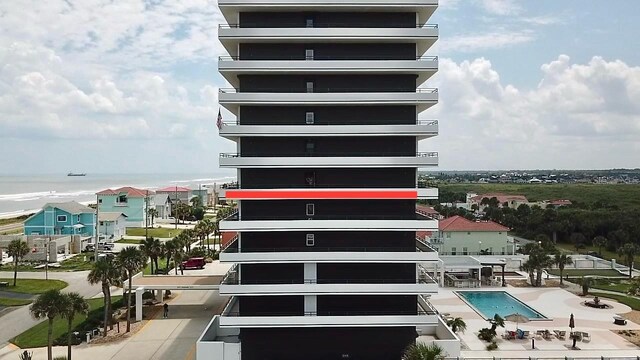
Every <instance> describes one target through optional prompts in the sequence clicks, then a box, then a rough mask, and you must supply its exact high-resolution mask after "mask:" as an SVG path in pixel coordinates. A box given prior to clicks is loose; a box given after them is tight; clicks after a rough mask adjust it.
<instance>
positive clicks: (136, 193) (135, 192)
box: [97, 186, 155, 197]
mask: <svg viewBox="0 0 640 360" xmlns="http://www.w3.org/2000/svg"><path fill="white" fill-rule="evenodd" d="M122 193H125V194H127V196H128V197H145V196H149V195H154V194H155V193H154V192H153V191H151V190H144V189H137V188H134V187H131V186H124V187H121V188H117V189H106V190H102V191H100V192H98V193H97V195H120V194H122Z"/></svg>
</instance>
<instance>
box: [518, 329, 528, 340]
mask: <svg viewBox="0 0 640 360" xmlns="http://www.w3.org/2000/svg"><path fill="white" fill-rule="evenodd" d="M520 331H521V333H520V337H519V339H523V340H526V339H528V338H529V335H530V334H529V330H520Z"/></svg>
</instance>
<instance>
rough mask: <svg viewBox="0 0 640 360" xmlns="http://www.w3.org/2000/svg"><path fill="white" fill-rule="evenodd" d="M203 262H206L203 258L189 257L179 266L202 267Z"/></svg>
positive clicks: (188, 267)
mask: <svg viewBox="0 0 640 360" xmlns="http://www.w3.org/2000/svg"><path fill="white" fill-rule="evenodd" d="M205 264H206V263H205V261H204V258H202V257H197V258H190V259H189V260H187V261H183V262H182V264H181V266H182V268H183V269H204V265H205Z"/></svg>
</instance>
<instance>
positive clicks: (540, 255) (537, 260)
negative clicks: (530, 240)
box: [520, 244, 553, 287]
mask: <svg viewBox="0 0 640 360" xmlns="http://www.w3.org/2000/svg"><path fill="white" fill-rule="evenodd" d="M527 245H528V244H527ZM527 250H528V251H529V259H528V260H527V261H525V262H524V263H523V264H522V266H521V267H520V268H521V269H522V270H523V271H527V272H528V273H529V279H530V280H531V286H535V287H538V286H542V272H543V271H544V269H545V268H548V267H549V266H551V265H552V263H553V261H552V259H551V258H550V257H549V255H548V254H547V252H546V251H544V249H542V248H541V247H540V246H539V245H538V244H535V245H532V246H530V247H529V249H527ZM534 272H535V273H536V279H535V281H534V280H533V273H534Z"/></svg>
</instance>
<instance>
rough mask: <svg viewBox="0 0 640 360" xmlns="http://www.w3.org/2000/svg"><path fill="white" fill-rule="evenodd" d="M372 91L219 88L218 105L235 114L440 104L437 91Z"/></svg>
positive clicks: (423, 107)
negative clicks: (245, 109) (243, 109)
mask: <svg viewBox="0 0 640 360" xmlns="http://www.w3.org/2000/svg"><path fill="white" fill-rule="evenodd" d="M370 91H371V90H370V89H335V90H333V91H331V92H299V91H291V92H238V91H236V89H220V94H219V95H218V102H219V103H220V105H222V106H224V107H225V108H227V109H228V110H229V111H231V112H232V113H233V114H234V115H236V116H237V115H238V109H239V107H240V106H251V105H253V106H257V105H263V106H273V105H291V106H294V105H307V106H311V105H319V106H322V105H325V106H326V105H337V106H339V105H378V106H380V105H409V106H416V107H417V111H418V113H420V112H422V111H424V110H426V109H428V108H430V107H431V106H433V105H436V104H437V103H438V89H426V88H425V89H422V88H421V89H417V90H416V91H384V90H382V91H380V92H370Z"/></svg>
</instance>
